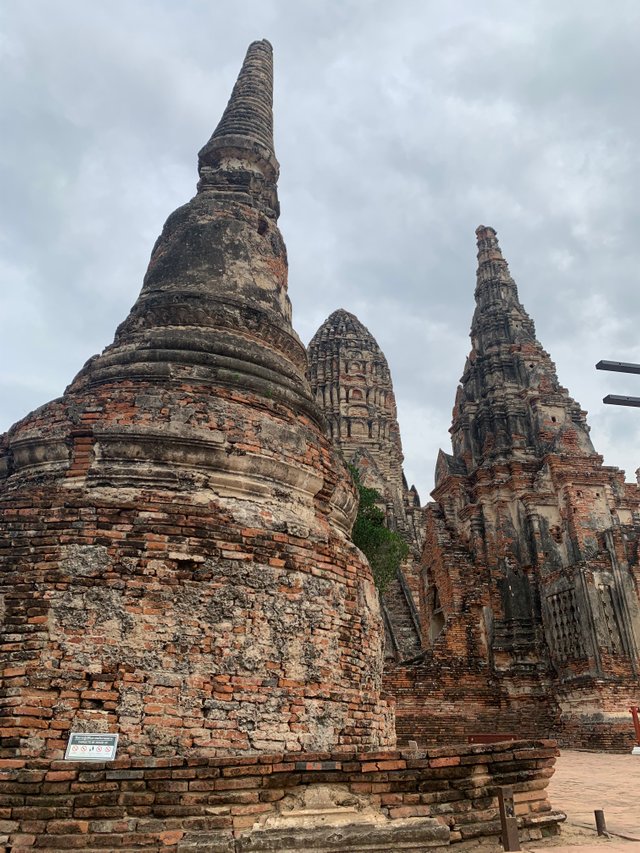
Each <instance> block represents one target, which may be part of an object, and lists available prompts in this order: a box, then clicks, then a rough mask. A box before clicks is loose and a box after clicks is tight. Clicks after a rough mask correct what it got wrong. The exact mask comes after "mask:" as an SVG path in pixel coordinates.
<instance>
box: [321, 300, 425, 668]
mask: <svg viewBox="0 0 640 853" xmlns="http://www.w3.org/2000/svg"><path fill="white" fill-rule="evenodd" d="M308 355H309V380H310V383H311V390H312V392H313V393H314V395H315V398H316V402H317V404H318V406H319V407H320V409H321V410H322V411H323V413H324V416H325V419H326V425H327V433H328V435H329V437H330V438H331V440H332V441H333V443H334V445H335V446H336V448H338V449H339V450H340V452H341V453H342V455H343V456H344V458H345V459H346V461H347V462H349V463H350V464H353V465H355V466H356V467H357V469H358V471H359V473H360V477H361V479H362V482H363V483H364V485H365V486H367V487H368V488H372V489H376V490H377V491H378V493H379V494H380V495H381V497H382V501H383V508H384V511H385V515H386V523H387V526H388V527H389V528H390V529H391V530H395V531H397V532H398V533H400V534H401V535H402V536H403V538H404V539H405V540H406V542H407V544H408V545H409V547H410V552H409V555H408V557H407V559H406V561H405V562H404V564H403V565H402V566H401V568H400V571H399V573H398V576H397V577H396V578H395V579H394V580H392V581H391V582H390V584H389V586H388V587H387V589H386V591H385V593H384V595H383V597H382V607H383V614H384V616H385V624H386V628H387V645H386V651H387V657H388V658H389V660H392V659H398V660H399V659H407V658H411V657H413V656H414V655H416V654H418V653H419V652H420V650H421V648H422V642H421V637H420V623H419V619H418V610H417V606H416V602H417V596H418V593H419V580H418V577H419V575H418V572H417V563H418V562H419V557H420V551H421V549H422V545H423V543H424V532H423V513H422V509H421V507H420V498H419V496H418V493H417V491H416V489H415V486H412V487H411V488H409V487H408V485H407V481H406V479H405V476H404V473H403V470H402V463H403V459H404V457H403V454H402V443H401V440H400V427H399V425H398V416H397V410H396V401H395V395H394V392H393V383H392V381H391V372H390V370H389V365H388V363H387V360H386V358H385V356H384V353H383V352H382V350H381V349H380V347H379V346H378V343H377V342H376V340H375V338H374V337H373V335H372V334H371V332H370V331H369V330H368V329H367V328H366V326H364V325H363V324H362V323H361V322H360V320H358V318H357V317H356V316H355V315H354V314H351V313H349V312H348V311H345V310H344V309H342V308H341V309H338V310H337V311H334V312H333V313H332V314H331V315H330V316H329V317H328V318H327V319H326V320H325V322H324V323H323V324H322V325H321V326H320V328H319V329H318V331H317V332H316V333H315V335H314V336H313V338H312V340H311V341H310V343H309V347H308Z"/></svg>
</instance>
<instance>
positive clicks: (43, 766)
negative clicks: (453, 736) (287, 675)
mask: <svg viewBox="0 0 640 853" xmlns="http://www.w3.org/2000/svg"><path fill="white" fill-rule="evenodd" d="M556 754H557V750H556V745H555V742H554V741H548V740H539V741H515V742H510V743H496V744H489V745H487V744H482V745H458V746H450V747H449V746H447V747H439V748H431V749H427V750H423V751H415V750H412V751H409V750H402V751H386V752H379V753H366V754H362V753H359V754H358V753H355V752H354V753H347V752H339V753H334V754H328V753H316V754H310V753H295V754H285V755H283V754H279V755H259V754H257V755H251V756H242V757H239V756H238V757H233V756H227V757H221V758H220V757H219V758H206V757H199V756H193V757H187V756H181V757H166V758H146V757H140V758H135V757H128V756H124V757H121V758H117V759H116V760H115V761H113V762H110V763H98V762H78V763H76V762H68V761H60V760H56V761H44V760H36V759H32V760H26V759H25V760H23V759H2V760H0V792H1V796H0V845H2V844H4V845H5V849H7V850H10V851H11V853H24V851H27V850H32V849H33V848H36V849H38V850H48V851H63V850H83V851H87V852H88V851H102V853H104V851H105V850H109V851H116V850H118V851H144V850H147V851H151V850H154V851H155V850H162V851H166V853H186V851H201V853H202V852H203V851H207V853H223V851H224V853H250V851H251V853H253V851H278V853H286V851H289V850H291V851H294V850H295V851H305V850H309V851H315V853H334V851H341V853H342V851H373V850H403V851H416V853H417V851H424V850H425V849H427V848H432V847H439V848H442V847H448V846H449V845H450V844H452V843H453V844H454V843H456V842H459V841H463V840H466V839H469V838H477V837H481V836H487V837H491V836H497V835H499V833H500V821H499V816H498V805H497V797H496V789H497V787H498V786H501V785H509V786H512V787H513V791H514V801H515V812H516V815H517V816H518V822H519V825H520V828H521V837H522V838H523V839H526V840H531V839H537V838H541V837H542V835H543V834H545V835H547V834H555V833H557V832H558V824H559V823H560V822H561V821H562V820H564V817H565V816H564V814H563V813H562V812H558V811H554V810H553V809H552V807H551V804H550V803H549V801H548V799H547V790H546V789H547V785H548V782H549V779H550V777H551V775H552V774H553V772H554V763H555V758H556Z"/></svg>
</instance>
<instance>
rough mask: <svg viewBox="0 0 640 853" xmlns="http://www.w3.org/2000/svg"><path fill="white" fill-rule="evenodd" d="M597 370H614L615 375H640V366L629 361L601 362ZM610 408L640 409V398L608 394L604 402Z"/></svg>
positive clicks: (597, 365)
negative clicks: (631, 407)
mask: <svg viewBox="0 0 640 853" xmlns="http://www.w3.org/2000/svg"><path fill="white" fill-rule="evenodd" d="M596 370H612V371H613V372H614V373H640V364H632V363H631V362H629V361H602V360H601V361H599V362H598V363H597V364H596ZM602 402H603V403H607V404H608V405H610V406H634V407H635V408H640V397H625V396H623V395H621V394H607V396H606V397H604V398H603V400H602Z"/></svg>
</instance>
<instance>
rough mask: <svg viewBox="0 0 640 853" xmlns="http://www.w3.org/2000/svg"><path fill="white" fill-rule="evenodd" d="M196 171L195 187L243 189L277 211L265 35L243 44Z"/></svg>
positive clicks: (270, 68)
mask: <svg viewBox="0 0 640 853" xmlns="http://www.w3.org/2000/svg"><path fill="white" fill-rule="evenodd" d="M198 171H199V173H200V184H199V185H198V189H199V190H200V191H203V190H210V189H218V190H219V189H222V188H224V189H226V190H227V191H230V190H232V191H235V192H237V191H241V192H242V191H244V192H246V191H247V190H248V191H249V194H250V195H252V196H254V197H257V198H259V200H260V201H261V202H262V203H264V202H265V201H266V202H267V206H271V207H272V208H273V212H275V215H276V216H277V214H278V209H277V199H276V198H275V186H276V182H277V180H278V173H279V165H278V161H277V159H276V155H275V151H274V146H273V51H272V47H271V44H270V43H269V42H268V41H267V40H266V39H263V40H262V41H254V42H252V44H250V45H249V49H248V50H247V55H246V56H245V60H244V63H243V64H242V69H241V71H240V74H239V75H238V79H237V81H236V84H235V86H234V87H233V91H232V93H231V97H230V98H229V103H228V104H227V107H226V109H225V111H224V113H223V115H222V118H221V119H220V122H219V123H218V126H217V127H216V129H215V130H214V132H213V135H212V136H211V139H209V141H208V142H207V144H206V145H205V146H204V147H203V148H202V149H201V151H200V153H199V154H198ZM256 172H258V173H261V179H258V180H256V177H255V175H256ZM252 173H253V178H251V174H252ZM265 185H266V186H265ZM265 189H266V190H267V192H265Z"/></svg>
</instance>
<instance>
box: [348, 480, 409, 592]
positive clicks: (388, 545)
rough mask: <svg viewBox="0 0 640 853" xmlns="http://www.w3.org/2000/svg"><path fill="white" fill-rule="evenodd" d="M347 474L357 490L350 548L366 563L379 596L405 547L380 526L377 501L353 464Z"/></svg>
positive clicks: (373, 490) (381, 514) (392, 533)
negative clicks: (356, 509)
mask: <svg viewBox="0 0 640 853" xmlns="http://www.w3.org/2000/svg"><path fill="white" fill-rule="evenodd" d="M348 467H349V471H350V472H351V476H352V477H353V480H354V482H355V484H356V487H357V489H358V497H359V503H358V514H357V516H356V520H355V522H354V525H353V529H352V531H351V538H352V539H353V543H354V545H357V546H358V548H360V550H361V551H362V552H363V554H364V555H365V557H366V558H367V559H368V560H369V565H370V566H371V571H372V573H373V581H374V583H375V585H376V586H377V588H378V590H379V591H380V592H381V593H382V592H384V591H385V589H386V588H387V586H388V585H389V583H390V582H391V581H392V580H393V578H394V577H395V576H396V574H397V573H398V569H399V568H400V564H401V563H402V561H403V560H404V558H405V557H406V556H407V554H408V553H409V546H408V545H407V543H406V542H405V541H404V539H402V537H401V536H399V535H398V534H397V533H394V532H393V530H389V528H388V527H387V526H386V525H385V523H384V512H383V511H382V510H381V509H380V507H379V506H378V503H379V502H380V501H381V496H380V493H379V492H377V491H376V489H369V488H367V487H366V486H365V485H363V483H362V480H361V479H360V473H359V471H358V469H357V468H356V467H355V466H354V465H349V466H348Z"/></svg>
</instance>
